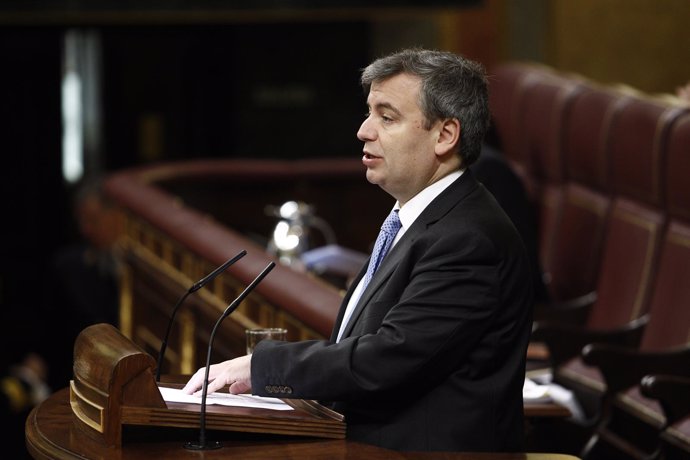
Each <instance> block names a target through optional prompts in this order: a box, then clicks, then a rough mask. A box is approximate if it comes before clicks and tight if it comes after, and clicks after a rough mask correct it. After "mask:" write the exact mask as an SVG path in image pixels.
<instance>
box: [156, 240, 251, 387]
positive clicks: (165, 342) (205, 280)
mask: <svg viewBox="0 0 690 460" xmlns="http://www.w3.org/2000/svg"><path fill="white" fill-rule="evenodd" d="M245 255H247V251H245V250H244V249H243V250H241V251H240V252H239V254H237V255H236V256H235V257H233V258H232V259H228V260H227V261H226V262H225V263H224V264H223V265H221V266H220V267H218V268H216V269H215V270H213V271H212V272H211V273H209V274H208V275H206V276H205V277H204V278H202V279H200V280H199V281H197V282H196V283H194V284H192V286H191V287H190V288H189V289H188V290H187V292H185V293H184V295H182V296H181V297H180V298H179V299H178V300H177V303H176V304H175V306H174V307H173V310H172V313H171V315H170V320H169V321H168V328H167V330H166V331H165V337H164V338H163V342H161V349H160V351H159V352H158V363H157V364H156V382H160V379H161V366H162V365H163V355H165V349H166V348H167V347H168V337H169V336H170V329H172V325H173V323H174V322H175V315H176V314H177V310H178V309H179V308H180V305H182V302H184V300H185V299H186V298H187V296H188V295H189V294H191V293H193V292H196V291H198V290H199V289H201V288H202V287H204V286H205V285H206V284H208V283H209V282H211V281H212V280H213V279H214V278H215V277H216V276H218V275H219V274H220V273H222V272H224V271H225V269H227V268H228V267H229V266H230V265H232V264H234V263H235V262H237V261H238V260H240V259H241V258H242V257H244V256H245Z"/></svg>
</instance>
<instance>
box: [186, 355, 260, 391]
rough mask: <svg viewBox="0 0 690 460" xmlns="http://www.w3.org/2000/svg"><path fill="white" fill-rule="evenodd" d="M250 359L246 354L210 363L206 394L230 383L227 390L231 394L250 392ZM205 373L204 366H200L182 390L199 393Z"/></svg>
mask: <svg viewBox="0 0 690 460" xmlns="http://www.w3.org/2000/svg"><path fill="white" fill-rule="evenodd" d="M251 360H252V357H251V355H246V356H242V357H240V358H235V359H231V360H229V361H223V362H222V363H218V364H214V365H212V366H211V367H210V368H209V373H208V382H209V383H208V389H207V394H211V393H213V392H214V391H218V390H220V389H221V388H223V387H224V386H225V385H230V389H229V392H230V393H232V394H239V393H247V392H250V391H251V389H252V368H251ZM205 375H206V368H205V367H202V368H201V369H199V370H198V371H196V373H195V374H194V375H193V376H192V378H191V379H189V382H187V385H185V387H184V388H183V389H182V391H183V392H184V393H187V394H192V393H194V394H195V395H197V396H199V395H201V389H202V388H203V383H204V377H205Z"/></svg>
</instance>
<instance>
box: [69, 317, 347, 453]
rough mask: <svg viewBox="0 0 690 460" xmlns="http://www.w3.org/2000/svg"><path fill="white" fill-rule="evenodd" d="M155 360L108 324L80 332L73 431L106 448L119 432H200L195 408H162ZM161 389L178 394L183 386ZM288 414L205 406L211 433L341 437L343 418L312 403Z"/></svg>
mask: <svg viewBox="0 0 690 460" xmlns="http://www.w3.org/2000/svg"><path fill="white" fill-rule="evenodd" d="M155 364H156V363H155V360H154V359H153V357H151V356H150V355H148V354H147V353H145V352H143V351H142V350H141V348H139V347H138V346H137V345H135V344H134V343H133V342H131V341H130V340H129V339H128V338H126V337H125V336H124V335H122V333H120V331H118V330H117V329H116V328H115V327H113V326H112V325H110V324H105V323H103V324H96V325H93V326H89V327H87V328H86V329H84V330H83V331H82V332H81V333H80V334H79V336H78V337H77V340H76V342H75V345H74V379H73V380H72V382H70V391H69V396H70V406H71V409H72V413H73V415H74V423H75V426H76V427H77V428H78V429H80V430H81V431H82V432H83V433H84V434H86V435H87V436H88V437H90V438H92V439H93V440H94V441H96V442H98V443H101V444H103V445H104V446H120V445H122V442H123V439H122V433H123V426H127V425H137V426H155V427H176V428H198V427H199V420H200V408H201V406H200V405H198V404H188V403H166V402H165V401H164V400H163V397H162V396H161V394H160V391H159V390H158V386H157V384H156V381H155V377H154V373H155ZM163 385H165V386H171V387H178V388H181V386H182V384H179V383H177V384H175V383H167V384H165V383H164V384H163ZM285 402H286V403H287V404H289V405H291V406H292V407H293V408H294V410H292V411H274V410H269V409H256V408H247V407H227V406H216V405H207V406H206V427H207V428H208V429H211V430H221V431H238V432H247V433H270V434H279V435H291V436H310V437H317V438H336V439H342V438H344V437H345V422H344V421H343V416H342V415H341V414H338V413H337V412H333V411H331V410H329V409H327V408H325V407H323V406H321V405H319V404H317V403H316V402H314V401H304V400H289V399H286V400H285Z"/></svg>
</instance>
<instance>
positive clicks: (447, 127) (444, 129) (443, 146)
mask: <svg viewBox="0 0 690 460" xmlns="http://www.w3.org/2000/svg"><path fill="white" fill-rule="evenodd" d="M460 129H461V127H460V120H458V119H457V118H449V119H446V120H442V121H441V122H440V126H439V135H438V139H437V141H436V149H435V152H436V155H439V156H444V155H445V154H447V153H448V152H452V151H457V147H458V145H459V144H460Z"/></svg>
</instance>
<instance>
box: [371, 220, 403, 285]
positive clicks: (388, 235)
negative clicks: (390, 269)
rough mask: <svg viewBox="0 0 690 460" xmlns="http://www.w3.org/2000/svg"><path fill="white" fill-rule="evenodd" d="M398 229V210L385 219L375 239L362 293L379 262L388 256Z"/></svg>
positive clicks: (399, 224)
mask: <svg viewBox="0 0 690 460" xmlns="http://www.w3.org/2000/svg"><path fill="white" fill-rule="evenodd" d="M400 227H402V224H401V223H400V217H398V210H397V209H394V210H393V211H391V213H390V214H389V215H388V217H386V220H385V221H384V222H383V225H381V232H380V233H379V236H378V237H377V238H376V244H374V251H373V252H372V254H371V259H369V267H368V268H367V272H366V274H365V275H364V285H363V287H362V291H364V289H366V287H367V286H368V285H369V281H371V278H372V276H374V273H375V272H376V270H377V269H378V268H379V265H381V261H382V260H383V258H384V257H386V254H388V250H389V249H390V248H391V245H392V244H393V240H394V239H395V235H397V233H398V230H400Z"/></svg>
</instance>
